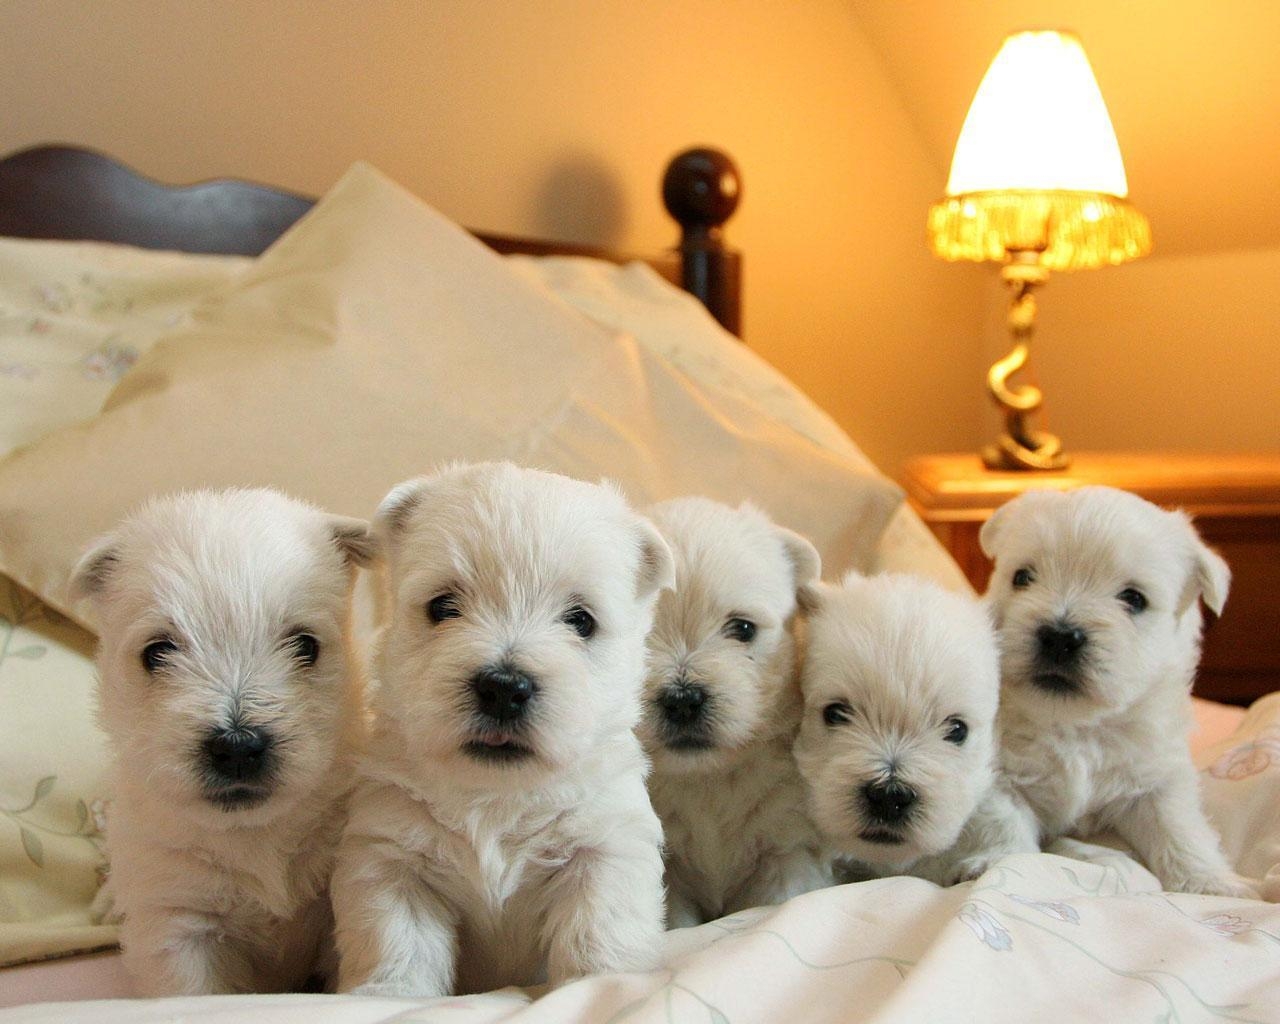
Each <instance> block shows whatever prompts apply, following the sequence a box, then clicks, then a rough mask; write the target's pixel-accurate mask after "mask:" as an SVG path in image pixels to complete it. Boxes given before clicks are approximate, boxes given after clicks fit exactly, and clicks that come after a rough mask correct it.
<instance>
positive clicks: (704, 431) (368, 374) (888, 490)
mask: <svg viewBox="0 0 1280 1024" xmlns="http://www.w3.org/2000/svg"><path fill="white" fill-rule="evenodd" d="M193 321H194V322H193V324H192V326H191V327H189V328H187V329H186V330H184V331H181V332H179V333H176V334H174V335H172V336H171V337H169V338H167V339H165V340H163V341H161V342H160V343H158V344H157V345H156V346H155V348H154V349H153V350H152V351H151V352H150V353H149V354H148V355H147V356H145V357H144V358H143V359H141V360H140V361H139V363H138V365H137V366H136V367H135V368H134V370H133V371H132V372H131V373H130V374H128V375H127V376H126V377H125V378H124V379H123V380H122V381H121V383H120V384H119V386H118V387H117V388H116V390H115V392H113V394H112V395H111V397H110V399H109V400H108V402H107V403H106V406H105V408H104V410H103V413H102V415H100V416H99V417H98V418H97V419H95V420H93V421H91V422H90V423H87V424H83V425H80V426H77V427H71V428H68V429H66V430H63V431H60V432H58V433H55V434H53V435H51V436H49V437H46V438H45V439H43V440H42V441H41V442H39V443H37V444H35V445H32V446H30V447H28V448H26V449H24V450H21V451H18V452H15V453H13V454H12V455H10V456H9V457H8V458H6V459H4V460H3V461H0V572H3V573H4V574H6V575H8V576H10V577H11V578H13V579H15V580H17V581H18V582H20V583H22V584H23V585H24V586H27V587H29V588H30V589H32V590H33V591H35V592H36V593H37V594H38V595H39V596H40V597H41V598H42V599H43V600H44V601H46V602H47V603H49V604H51V605H53V606H54V607H55V608H58V609H60V610H62V611H64V612H67V613H68V614H70V615H72V616H73V617H75V618H77V619H78V620H79V621H81V622H83V623H85V624H86V625H88V626H90V627H92V625H93V622H92V616H91V614H90V613H89V611H88V610H87V609H86V608H80V607H75V606H73V605H72V604H71V602H70V601H69V598H68V596H67V591H66V585H67V580H68V577H69V574H70V570H71V567H72V565H73V563H74V561H75V558H76V556H77V555H78V553H79V552H80V551H81V550H82V548H83V547H84V545H85V544H86V543H87V542H88V541H89V540H90V539H91V538H92V537H94V536H95V535H97V534H98V533H100V532H102V531H104V530H106V529H108V528H109V527H111V526H112V525H114V524H115V523H116V522H117V521H118V520H119V519H120V518H121V517H122V516H123V515H124V514H125V513H126V512H127V511H128V510H129V509H131V508H133V507H134V506H136V505H137V504H138V503H139V502H140V501H142V500H143V499H145V498H146V497H147V496H149V495H152V494H157V493H163V492H166V491H173V490H176V489H180V488H188V487H202V486H210V487H220V486H228V485H270V486H276V487H281V488H283V489H285V490H287V491H289V492H290V493H293V494H295V495H297V496H299V497H302V498H305V499H308V500H310V501H313V502H316V503H317V504H319V505H321V506H323V507H326V508H329V509H331V510H333V511H335V512H339V513H344V514H349V515H368V514H370V512H371V511H372V509H373V508H374V507H375V505H376V503H377V501H378V500H379V499H380V498H381V496H382V495H383V494H384V493H385V491H386V490H387V488H388V487H389V486H390V485H391V484H393V483H395V482H396V481H398V480H400V479H402V478H404V477H407V476H410V475H413V474H416V473H421V472H424V471H428V470H430V469H431V468H432V467H433V466H435V465H439V464H440V463H442V462H444V461H447V460H453V459H481V458H510V459H514V460H516V461H519V462H523V463H526V464H531V465H537V466H541V467H544V468H549V469H553V470H558V471H560V472H565V473H569V474H571V475H575V476H581V477H585V478H587V479H592V478H599V477H610V478H612V479H615V480H617V481H619V482H620V483H621V484H622V486H623V487H624V489H626V490H627V492H628V493H629V495H630V497H631V498H632V499H633V500H634V501H636V502H638V503H645V502H649V501H654V500H660V499H662V498H666V497H670V496H673V495H677V494H684V493H703V494H708V495H710V496H712V497H716V498H720V499H722V500H726V501H734V502H736V501H739V500H742V499H744V498H751V499H753V500H755V501H756V502H758V503H759V504H760V505H762V506H763V507H764V508H765V509H766V511H768V512H769V513H770V514H772V515H773V516H774V517H775V518H777V519H778V520H780V521H781V522H783V523H785V524H786V525H788V526H790V527H791V528H793V529H796V530H798V531H800V532H801V533H804V534H806V535H808V536H809V537H811V538H812V539H813V540H814V543H815V544H816V545H817V546H818V547H819V549H820V550H821V551H822V553H823V555H824V556H825V558H826V559H827V562H828V565H829V566H830V568H831V569H832V571H839V570H841V569H843V568H846V567H855V566H856V567H866V565H867V563H868V560H869V559H870V556H871V552H872V550H873V548H874V546H875V544H876V541H877V539H878V538H879V536H880V533H881V531H882V530H883V529H884V526H885V523H886V522H887V521H888V519H889V517H890V516H891V515H892V514H893V512H894V510H895V509H896V508H897V507H898V506H899V504H900V501H901V494H900V492H899V491H898V489H897V488H896V487H894V486H893V485H892V484H890V483H888V482H887V481H885V480H884V479H883V478H881V477H880V476H878V475H877V474H875V473H873V472H869V471H868V470H867V467H866V466H865V465H864V464H863V463H861V462H860V461H858V460H856V459H855V458H853V457H846V456H840V455H837V454H835V453H833V452H830V451H828V450H826V449H824V448H822V447H820V446H819V445H817V444H815V443H814V442H813V441H811V440H810V439H809V438H807V437H804V436H802V435H801V434H799V433H798V432H797V431H796V430H795V429H794V428H793V427H791V426H788V425H787V424H785V423H780V422H778V421H777V420H775V419H774V418H773V417H771V416H770V415H768V413H767V412H766V411H764V410H763V409H761V407H760V406H759V404H758V403H757V402H756V401H754V400H753V399H752V398H751V397H750V396H746V395H736V394H731V393H728V392H725V393H720V394H712V393H709V392H708V391H707V390H706V389H704V388H702V387H699V386H698V385H697V384H695V383H694V382H693V381H691V380H690V379H689V378H688V377H687V376H686V375H685V374H683V373H681V372H680V371H679V370H678V369H677V368H676V367H675V366H673V365H672V364H671V363H670V362H669V361H667V360H666V359H664V358H662V357H660V356H659V355H657V354H655V353H653V352H650V351H648V350H646V349H644V348H643V347H642V346H639V345H637V344H636V343H635V341H634V340H633V339H632V338H630V337H627V336H622V335H618V334H615V333H611V332H609V331H606V330H604V329H603V328H601V327H600V326H598V325H597V324H595V323H593V322H592V321H590V320H589V319H587V318H586V317H584V316H582V315H581V314H579V313H577V312H576V311H574V310H572V309H570V308H569V307H567V306H566V305H565V304H564V303H562V302H559V301H557V300H555V299H554V298H552V297H551V296H550V295H549V294H548V293H547V292H546V291H545V290H543V289H542V288H540V287H538V286H536V285H535V284H533V283H531V282H529V281H527V280H525V279H524V278H522V277H521V276H520V275H519V274H517V273H516V272H514V271H513V270H512V269H511V268H510V267H509V266H508V265H507V264H506V263H504V261H503V260H502V259H501V258H500V257H498V256H497V255H495V254H494V253H493V252H491V251H490V250H489V249H487V248H486V247H485V246H484V245H482V244H481V243H480V242H478V241H476V240H475V239H474V238H472V237H471V236H470V235H468V234H467V233H466V232H464V231H463V230H461V229H460V228H458V227H456V226H455V225H453V224H452V223H450V222H449V221H448V220H446V219H445V218H444V217H442V216H440V215H439V214H438V213H436V212H435V211H433V210H431V209H430V208H429V207H427V206H426V205H424V204H423V203H421V202H420V201H418V200H417V199H415V198H414V197H412V196H411V195H409V194H408V193H407V192H405V191H404V190H402V189H400V188H399V187H398V186H396V185H395V184H394V183H392V182H390V181H389V180H387V179H386V178H384V177H383V176H382V175H381V174H379V173H378V172H377V171H375V170H373V169H372V168H369V167H367V166H363V165H357V166H355V167H354V168H353V169H352V170H351V171H350V172H349V173H348V174H347V175H346V176H345V177H344V178H343V180H342V181H341V182H340V183H339V184H338V185H336V186H335V187H334V188H333V190H332V191H331V192H330V193H329V195H328V196H326V197H325V199H324V200H323V201H322V202H321V203H320V204H318V205H317V206H316V207H315V208H314V209H313V210H312V211H311V212H310V213H309V214H308V215H307V216H306V217H304V218H303V220H301V221H300V222H299V223H298V224H297V225H295V226H294V227H293V228H292V229H291V230H290V231H288V232H287V233H286V234H285V235H284V236H283V237H282V238H281V239H280V240H279V241H278V242H277V243H276V244H275V245H274V246H273V247H272V248H271V249H270V250H269V251H268V252H267V253H266V254H264V255H263V256H262V257H260V258H259V259H258V260H257V261H256V262H255V263H254V264H253V265H252V266H251V267H250V268H248V269H247V270H246V271H244V272H243V273H242V275H241V276H240V277H239V278H238V279H237V280H236V282H235V283H234V284H233V285H232V287H231V288H230V289H229V290H228V291H227V292H226V293H225V296H224V297H223V298H222V299H221V300H219V301H213V302H209V303H207V304H205V305H204V306H202V307H200V308H199V309H198V310H197V311H196V313H195V314H194V317H193Z"/></svg>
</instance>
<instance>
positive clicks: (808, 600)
mask: <svg viewBox="0 0 1280 1024" xmlns="http://www.w3.org/2000/svg"><path fill="white" fill-rule="evenodd" d="M836 589H837V588H836V587H833V586H832V585H831V584H830V583H823V582H822V580H813V581H811V582H809V583H806V584H805V585H804V586H803V587H801V588H800V589H799V590H797V591H796V606H797V607H798V608H799V609H800V610H801V611H802V612H804V613H805V614H806V615H812V614H813V613H814V612H816V611H817V610H818V609H819V608H821V607H822V605H823V604H824V603H825V602H826V600H827V598H828V597H829V596H830V595H831V593H832V591H834V590H836Z"/></svg>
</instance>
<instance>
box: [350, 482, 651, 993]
mask: <svg viewBox="0 0 1280 1024" xmlns="http://www.w3.org/2000/svg"><path fill="white" fill-rule="evenodd" d="M376 528H377V531H378V533H379V535H380V537H382V538H383V540H384V542H385V545H386V549H387V554H388V561H389V574H388V576H389V579H388V582H389V585H390V588H391V594H390V598H391V619H390V622H389V623H388V625H387V627H386V629H385V631H384V633H383V636H382V639H381V641H380V651H379V654H378V658H377V662H376V664H377V668H378V675H379V680H378V689H377V691H376V695H375V708H376V712H377V715H378V725H377V727H376V731H375V737H374V741H373V742H372V743H371V745H370V755H369V758H368V760H367V762H366V763H365V764H364V765H363V768H362V770H361V780H360V783H359V788H358V790H357V793H356V796H355V799H354V800H353V805H352V815H351V819H350V822H349V824H348V826H347V829H346V832H345V833H344V836H343V840H342V845H341V848H340V851H339V856H338V867H337V869H336V871H335V875H334V883H333V894H334V910H335V913H336V916H337V929H338V930H337V939H338V947H339V951H340V953H341V958H342V968H341V987H342V988H343V990H355V991H358V992H363V993H381V994H397V995H418V996H439V995H443V994H447V993H450V992H475V991H483V990H488V989H491V988H496V987H500V986H503V985H511V984H516V985H527V984H533V983H536V982H537V981H539V980H540V979H541V978H542V977H543V976H544V974H545V976H547V977H549V979H550V980H551V981H552V982H553V983H560V982H563V981H565V980H567V979H570V978H573V977H576V976H579V975H583V974H588V973H592V972H597V971H611V970H621V971H625V970H643V969H647V968H649V967H652V966H653V965H654V963H655V961H656V957H657V953H658V945H659V942H660V940H661V935H662V855H661V843H662V833H661V826H660V824H659V822H658V819H657V816H656V815H655V814H654V812H653V809H652V807H651V806H650V803H649V798H648V796H647V794H646V792H645V782H644V780H645V775H646V772H647V769H648V764H647V761H646V759H645V756H644V753H643V751H642V750H641V748H640V743H639V741H638V740H637V739H636V737H635V735H634V733H633V729H634V727H635V725H636V722H637V720H638V719H639V715H640V687H641V682H642V675H643V669H644V637H645V634H646V633H647V631H648V629H649V626H650V623H651V622H652V616H653V605H654V602H655V599H656V598H657V595H658V593H659V591H661V590H662V589H664V588H666V587H669V586H670V585H671V581H672V569H671V554H670V552H669V551H668V550H667V546H666V544H665V543H664V542H663V540H662V538H661V537H660V536H659V534H658V532H657V530H655V529H654V527H653V526H652V524H650V523H649V522H648V521H647V520H645V519H643V518H641V517H640V516H639V515H637V514H636V513H634V512H632V511H631V510H630V509H629V508H628V507H627V505H626V503H625V502H624V501H623V499H622V498H621V497H620V496H619V495H618V493H617V492H616V491H614V490H612V489H610V488H608V487H603V486H598V485H594V484H587V483H582V482H579V481H576V480H570V479H569V478H567V477H563V476H557V475H554V474H550V473H542V472H537V471H535V470H530V469H521V468H517V467H516V466H513V465H510V464H505V463H502V464H498V463H489V464H482V465H474V466H463V467H458V468H453V469H449V470H447V471H445V472H442V473H440V474H439V475H437V476H434V477H427V478H420V479H416V480H410V481H408V482H407V483H404V484H401V485H400V486H398V487H396V488H395V489H394V490H393V491H392V492H391V493H390V494H389V495H388V496H387V498H386V499H385V500H384V501H383V503H382V506H381V507H380V508H379V510H378V514H377V517H376Z"/></svg>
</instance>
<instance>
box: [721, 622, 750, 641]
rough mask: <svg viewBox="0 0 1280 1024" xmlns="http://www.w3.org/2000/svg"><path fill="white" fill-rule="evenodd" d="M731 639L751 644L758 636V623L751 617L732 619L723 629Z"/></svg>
mask: <svg viewBox="0 0 1280 1024" xmlns="http://www.w3.org/2000/svg"><path fill="white" fill-rule="evenodd" d="M721 632H723V633H724V635H725V636H727V637H728V638H729V639H730V640H737V641H738V643H741V644H749V643H751V641H752V640H754V639H755V638H756V624H755V623H754V622H752V621H751V620H750V619H730V620H729V621H728V622H726V623H725V624H724V629H723V630H721Z"/></svg>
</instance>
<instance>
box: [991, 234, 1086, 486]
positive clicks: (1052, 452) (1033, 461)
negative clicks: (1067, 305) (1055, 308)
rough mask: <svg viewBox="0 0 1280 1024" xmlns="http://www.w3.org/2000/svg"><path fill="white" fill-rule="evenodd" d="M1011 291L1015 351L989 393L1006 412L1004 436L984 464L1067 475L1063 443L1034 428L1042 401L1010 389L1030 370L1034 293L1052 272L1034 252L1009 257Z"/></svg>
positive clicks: (1035, 391) (1025, 389) (1030, 389)
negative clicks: (1013, 380)
mask: <svg viewBox="0 0 1280 1024" xmlns="http://www.w3.org/2000/svg"><path fill="white" fill-rule="evenodd" d="M1001 276H1002V277H1003V278H1004V280H1005V282H1006V283H1007V284H1008V285H1009V286H1010V288H1012V289H1013V295H1012V297H1011V298H1010V300H1009V317H1008V323H1009V331H1010V333H1011V334H1012V335H1013V339H1014V346H1013V351H1012V352H1010V353H1009V354H1008V355H1007V356H1005V357H1004V358H1003V359H1001V360H999V361H998V362H996V363H995V364H994V365H993V366H992V367H991V369H990V370H989V371H988V373H987V389H988V390H989V391H990V392H991V397H992V398H994V399H995V402H996V404H997V405H998V406H1000V408H1001V409H1002V410H1003V411H1004V433H1003V434H1001V435H1000V436H999V437H997V438H996V441H995V444H992V445H988V446H987V447H985V448H983V449H982V461H983V463H984V464H985V465H986V466H987V467H988V468H989V469H1016V470H1021V469H1040V470H1046V469H1065V468H1066V467H1067V466H1068V465H1069V464H1070V460H1069V459H1068V458H1067V456H1066V455H1065V454H1064V452H1063V451H1062V442H1061V441H1060V440H1058V438H1056V437H1055V436H1054V435H1053V434H1050V433H1048V432H1046V431H1043V430H1036V429H1034V428H1033V427H1032V426H1031V417H1032V415H1033V414H1034V413H1035V412H1036V411H1037V410H1039V408H1040V406H1041V405H1042V404H1043V403H1044V395H1043V394H1042V393H1041V391H1040V389H1039V388H1038V387H1035V386H1034V385H1032V384H1018V385H1014V386H1013V387H1010V386H1009V378H1010V377H1012V376H1013V375H1014V374H1015V373H1017V372H1018V371H1019V370H1021V369H1022V367H1023V366H1024V365H1026V362H1027V357H1028V355H1029V350H1028V348H1027V342H1028V341H1029V340H1030V338H1031V332H1032V330H1033V329H1034V327H1035V320H1036V300H1035V296H1034V295H1033V294H1032V289H1033V288H1035V287H1036V285H1039V284H1043V283H1044V282H1045V280H1046V279H1047V278H1048V276H1049V272H1048V271H1047V270H1045V269H1044V267H1042V266H1040V264H1039V262H1038V261H1037V254H1036V253H1034V252H1017V253H1013V254H1011V260H1010V262H1009V263H1007V264H1006V265H1005V267H1004V269H1003V270H1002V271H1001Z"/></svg>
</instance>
